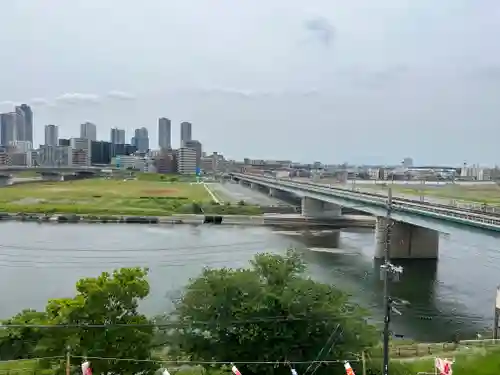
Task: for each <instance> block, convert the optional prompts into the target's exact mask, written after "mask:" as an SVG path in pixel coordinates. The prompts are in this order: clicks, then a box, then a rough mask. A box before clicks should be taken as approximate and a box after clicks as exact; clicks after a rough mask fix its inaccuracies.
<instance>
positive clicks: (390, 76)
mask: <svg viewBox="0 0 500 375" xmlns="http://www.w3.org/2000/svg"><path fill="white" fill-rule="evenodd" d="M409 71H410V68H409V67H408V66H406V65H395V66H392V67H389V68H387V69H382V70H377V71H372V72H367V73H365V74H361V75H360V76H358V77H356V78H355V81H357V83H359V85H360V86H365V87H369V88H381V87H384V86H385V85H387V84H391V83H394V82H397V81H398V80H400V79H401V78H403V77H404V76H405V75H406V74H407V73H408V72H409Z"/></svg>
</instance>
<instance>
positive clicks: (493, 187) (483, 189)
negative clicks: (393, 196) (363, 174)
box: [360, 183, 500, 205]
mask: <svg viewBox="0 0 500 375" xmlns="http://www.w3.org/2000/svg"><path fill="white" fill-rule="evenodd" d="M360 187H361V186H360ZM389 187H391V188H392V190H393V192H395V193H400V194H407V195H415V196H420V195H421V194H423V195H424V196H430V197H437V198H443V199H449V200H451V199H455V200H459V201H464V202H475V203H486V204H492V205H500V187H499V186H498V185H497V184H477V185H459V184H447V185H441V186H429V185H399V184H390V183H388V184H386V185H382V184H377V185H366V188H373V189H377V190H385V191H387V189H388V188H389Z"/></svg>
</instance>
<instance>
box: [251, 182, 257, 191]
mask: <svg viewBox="0 0 500 375" xmlns="http://www.w3.org/2000/svg"><path fill="white" fill-rule="evenodd" d="M257 188H258V185H257V184H254V183H253V182H251V183H250V189H252V190H255V189H257Z"/></svg>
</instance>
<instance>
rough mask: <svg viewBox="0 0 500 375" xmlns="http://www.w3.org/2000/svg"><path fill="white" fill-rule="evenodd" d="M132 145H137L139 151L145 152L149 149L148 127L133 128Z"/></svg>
mask: <svg viewBox="0 0 500 375" xmlns="http://www.w3.org/2000/svg"><path fill="white" fill-rule="evenodd" d="M132 145H133V146H135V147H137V151H139V152H147V151H148V150H149V136H148V129H146V128H144V127H142V128H140V129H135V132H134V137H133V138H132Z"/></svg>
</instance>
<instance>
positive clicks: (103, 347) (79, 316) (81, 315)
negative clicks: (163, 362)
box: [0, 268, 155, 374]
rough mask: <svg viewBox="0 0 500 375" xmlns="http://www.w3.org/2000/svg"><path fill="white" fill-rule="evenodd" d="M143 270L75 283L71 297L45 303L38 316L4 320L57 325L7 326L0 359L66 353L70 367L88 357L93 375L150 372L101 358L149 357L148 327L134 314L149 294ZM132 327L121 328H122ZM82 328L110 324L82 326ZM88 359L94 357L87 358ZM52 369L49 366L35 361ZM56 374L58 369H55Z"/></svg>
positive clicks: (26, 313) (0, 339)
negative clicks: (74, 293) (70, 357)
mask: <svg viewBox="0 0 500 375" xmlns="http://www.w3.org/2000/svg"><path fill="white" fill-rule="evenodd" d="M146 275H147V269H141V268H122V269H119V270H116V271H114V272H113V273H112V274H110V273H107V272H104V273H102V274H101V275H100V276H98V277H96V278H84V279H81V280H80V281H79V282H78V283H77V285H76V290H77V294H76V296H75V297H73V298H60V299H54V300H50V301H49V302H48V303H47V306H46V309H45V311H43V312H37V311H33V310H25V311H22V312H21V313H19V314H17V315H16V316H14V317H13V318H11V319H9V320H7V321H4V322H3V324H5V325H7V326H8V325H15V324H18V325H19V324H23V325H38V326H42V325H43V326H46V325H48V326H50V325H63V327H61V326H59V327H57V328H47V327H21V328H17V327H12V328H10V327H8V328H6V329H5V330H4V331H3V333H2V335H1V336H0V355H1V356H2V357H1V358H2V359H18V358H31V357H53V356H62V357H64V356H65V355H66V351H67V350H68V348H69V350H70V353H71V355H72V361H73V362H74V364H75V365H79V364H80V363H81V362H82V358H83V357H89V358H90V362H91V364H92V367H93V369H94V373H96V374H99V373H101V374H136V373H139V372H141V373H148V372H150V371H152V370H154V369H155V366H153V365H152V364H150V363H147V362H139V361H126V362H123V361H110V360H99V359H97V357H105V358H110V357H111V358H132V359H136V360H141V359H148V358H150V355H151V354H150V353H151V346H152V340H153V336H154V331H153V327H152V326H151V325H150V321H149V319H148V318H146V316H144V315H142V314H140V313H139V312H138V303H139V301H140V300H142V299H144V298H145V297H146V296H147V295H148V294H149V284H148V282H147V280H146ZM126 324H129V325H132V326H129V327H123V325H126ZM85 325H111V326H110V327H85ZM92 357H94V359H92ZM41 365H42V366H45V367H53V366H54V363H53V361H51V362H50V363H49V362H48V363H43V362H42V363H41ZM59 370H62V368H61V369H59Z"/></svg>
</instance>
